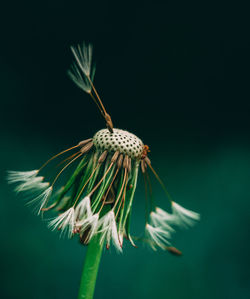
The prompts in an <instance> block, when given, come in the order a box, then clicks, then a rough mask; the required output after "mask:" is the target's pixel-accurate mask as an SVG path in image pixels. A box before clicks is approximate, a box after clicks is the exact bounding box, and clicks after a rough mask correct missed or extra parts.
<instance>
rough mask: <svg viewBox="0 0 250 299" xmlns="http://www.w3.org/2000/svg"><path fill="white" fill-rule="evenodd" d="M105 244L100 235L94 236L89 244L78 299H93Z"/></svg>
mask: <svg viewBox="0 0 250 299" xmlns="http://www.w3.org/2000/svg"><path fill="white" fill-rule="evenodd" d="M102 248H103V243H102V244H100V236H99V234H98V235H96V236H94V237H93V239H92V240H91V241H90V243H89V244H88V249H87V253H86V257H85V262H84V266H83V271H82V277H81V282H80V289H79V293H78V299H92V298H93V296H94V291H95V283H96V278H97V273H98V268H99V264H100V260H101V256H102Z"/></svg>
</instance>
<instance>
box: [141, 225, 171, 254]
mask: <svg viewBox="0 0 250 299" xmlns="http://www.w3.org/2000/svg"><path fill="white" fill-rule="evenodd" d="M145 230H146V235H147V236H148V237H149V239H150V246H151V247H152V249H153V250H156V246H158V247H160V248H161V249H163V250H166V246H168V245H170V242H169V241H168V240H169V239H170V237H171V236H170V233H169V232H168V231H166V230H164V229H162V228H161V227H153V226H152V225H150V224H148V223H147V224H146V229H145Z"/></svg>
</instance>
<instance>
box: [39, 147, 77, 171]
mask: <svg viewBox="0 0 250 299" xmlns="http://www.w3.org/2000/svg"><path fill="white" fill-rule="evenodd" d="M79 146H80V145H79V144H78V145H75V146H72V147H70V148H68V149H66V150H64V151H62V152H60V153H58V154H56V155H55V156H53V157H52V158H50V159H49V160H48V161H47V162H45V163H44V164H43V165H42V166H41V167H40V168H39V171H41V170H42V169H43V168H44V167H45V166H46V165H47V164H48V163H49V162H50V161H52V160H54V159H55V158H57V157H58V156H60V155H62V154H64V153H66V152H68V151H70V150H72V149H74V148H76V147H79Z"/></svg>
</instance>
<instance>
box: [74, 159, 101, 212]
mask: <svg viewBox="0 0 250 299" xmlns="http://www.w3.org/2000/svg"><path fill="white" fill-rule="evenodd" d="M98 167H100V164H97V165H96V167H95V168H94V170H93V171H92V173H91V175H90V177H89V178H88V179H87V181H86V183H85V184H84V186H83V187H82V189H81V191H80V192H79V194H78V196H77V198H76V201H75V203H74V205H73V208H74V207H75V205H76V204H77V202H78V200H79V198H80V196H81V195H82V193H83V190H84V189H85V187H86V186H87V184H88V182H89V181H90V179H91V178H92V176H93V175H94V173H95V172H96V170H97V168H98Z"/></svg>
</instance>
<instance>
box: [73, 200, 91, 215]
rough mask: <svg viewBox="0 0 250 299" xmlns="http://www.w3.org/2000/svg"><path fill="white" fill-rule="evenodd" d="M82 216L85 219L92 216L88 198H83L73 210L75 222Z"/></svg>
mask: <svg viewBox="0 0 250 299" xmlns="http://www.w3.org/2000/svg"><path fill="white" fill-rule="evenodd" d="M84 216H85V217H90V216H92V212H91V204H90V197H89V196H86V197H84V198H83V199H82V200H81V201H80V203H79V204H78V205H77V207H76V209H75V220H76V221H81V220H82V218H83V217H84Z"/></svg>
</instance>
